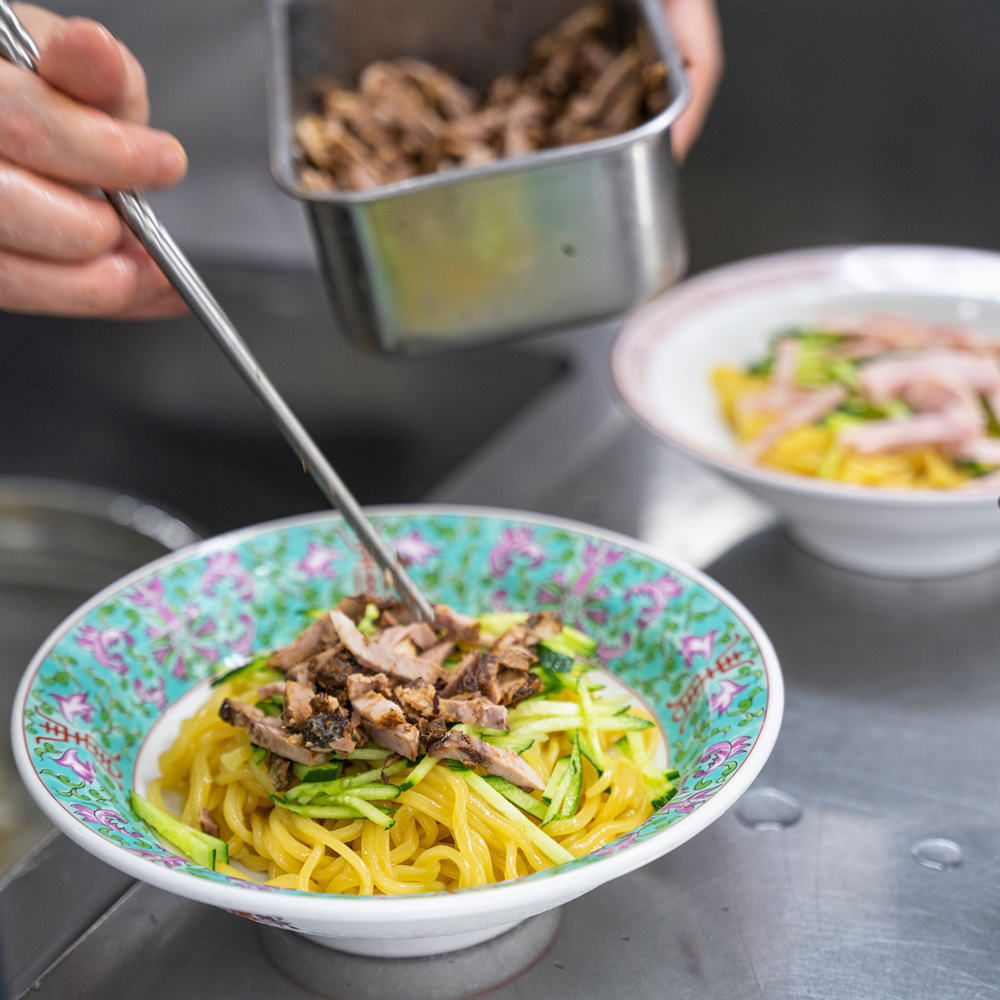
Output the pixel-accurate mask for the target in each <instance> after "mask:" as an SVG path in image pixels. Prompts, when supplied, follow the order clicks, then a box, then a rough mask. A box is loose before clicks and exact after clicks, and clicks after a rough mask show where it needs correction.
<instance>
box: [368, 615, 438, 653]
mask: <svg viewBox="0 0 1000 1000" xmlns="http://www.w3.org/2000/svg"><path fill="white" fill-rule="evenodd" d="M407 640H409V641H410V642H411V643H413V645H414V646H415V647H416V648H417V649H430V648H431V647H432V646H433V645H435V644H436V643H437V641H438V637H437V636H436V635H435V634H434V632H433V630H432V629H431V628H430V626H429V625H427V623H426V622H416V623H414V624H413V625H393V626H391V627H390V628H387V629H386V630H385V631H384V632H383V633H382V634H381V635H380V636H379V637H378V645H379V646H385V648H386V649H394V648H395V647H396V646H399V645H401V644H402V643H404V642H406V641H407Z"/></svg>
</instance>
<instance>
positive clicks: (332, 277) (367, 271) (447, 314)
mask: <svg viewBox="0 0 1000 1000" xmlns="http://www.w3.org/2000/svg"><path fill="white" fill-rule="evenodd" d="M579 6H580V0H268V7H269V15H270V16H269V23H270V36H271V56H270V64H269V81H268V82H269V88H268V89H269V114H270V139H271V166H272V172H273V173H274V176H275V178H276V180H277V182H278V184H279V185H280V186H281V187H282V188H284V190H286V191H287V192H288V193H290V194H292V195H294V196H295V197H296V198H299V199H301V200H302V201H303V202H304V203H305V204H306V206H307V209H308V213H309V217H310V219H311V222H312V225H313V230H314V232H315V236H316V242H317V245H318V248H319V253H320V256H321V259H322V266H323V272H324V276H325V279H326V281H327V286H328V289H329V292H330V298H331V300H332V304H333V308H334V311H335V314H336V316H337V319H338V322H339V324H340V326H341V328H342V330H343V332H344V333H345V334H346V335H347V336H348V337H349V338H350V339H351V340H352V341H353V342H354V343H355V344H357V345H358V346H360V347H364V348H367V349H370V350H375V351H380V352H385V353H401V354H414V353H421V352H431V351H435V350H442V349H446V348H450V347H455V346H463V345H473V344H483V343H489V342H495V341H499V340H503V339H507V338H511V337H514V336H517V335H524V334H529V333H539V332H543V331H547V330H553V329H557V328H559V327H562V326H567V325H569V324H576V325H579V324H583V323H586V322H590V321H596V320H601V319H609V318H612V317H614V316H617V315H620V314H622V313H624V312H626V311H627V310H629V309H631V308H633V307H634V306H636V305H638V304H640V303H641V302H644V301H646V300H647V299H649V298H651V297H652V296H654V295H656V294H657V293H658V292H661V291H662V290H663V289H664V288H666V287H668V286H669V285H671V284H672V283H673V282H674V281H676V280H677V279H678V278H679V277H680V276H681V275H682V274H683V271H684V269H685V267H686V263H687V253H686V243H685V238H684V232H683V227H682V223H681V217H680V209H679V206H678V196H677V183H676V172H675V167H674V162H673V157H672V155H671V149H670V135H669V126H670V124H671V122H673V121H674V120H675V119H676V118H677V116H678V115H679V114H680V112H681V110H682V109H683V107H684V105H685V103H686V101H687V97H688V86H687V82H686V79H685V76H684V70H683V66H682V63H681V59H680V56H679V55H678V53H677V50H676V48H675V47H674V44H673V41H672V39H671V38H670V34H669V32H668V30H667V27H666V25H665V23H664V21H663V17H662V12H661V10H660V5H659V3H658V0H616V2H615V3H614V5H613V8H614V13H615V18H616V30H617V31H618V32H619V33H620V35H621V37H622V39H623V40H624V39H628V38H630V37H631V36H633V35H634V33H635V30H636V28H637V27H638V26H639V25H640V24H645V25H646V27H647V28H648V30H649V33H650V35H651V37H652V40H653V43H654V46H655V48H656V49H657V52H658V55H659V57H660V58H661V59H662V60H663V62H664V63H665V64H666V66H667V67H668V69H669V87H670V92H669V97H670V103H669V105H668V107H667V108H666V109H665V110H664V111H663V112H662V113H661V114H659V115H658V116H656V117H655V118H653V119H652V120H650V121H648V122H646V123H644V124H643V125H641V126H640V127H638V128H635V129H632V130H630V131H628V132H625V133H623V134H621V135H616V136H612V137H610V138H606V139H601V140H598V141H595V142H587V143H581V144H579V145H574V146H564V147H559V148H552V149H544V150H541V151H539V152H536V153H532V154H529V155H527V156H524V157H519V158H516V159H509V160H499V161H496V162H493V163H488V164H485V165H483V166H479V167H471V168H461V169H457V170H452V171H448V172H445V173H436V174H428V175H425V176H422V177H417V178H413V179H410V180H406V181H401V182H399V183H395V184H390V185H386V186H384V187H380V188H375V189H373V190H369V191H362V192H353V191H334V192H320V191H313V190H310V189H309V188H307V187H306V186H305V185H304V184H302V182H301V181H300V179H299V177H298V173H297V169H296V159H295V155H296V154H295V140H294V128H295V121H296V119H297V117H298V115H299V114H301V113H302V112H303V111H305V110H306V108H307V106H308V101H309V95H310V86H311V82H312V81H313V80H314V79H315V78H316V77H317V76H318V75H326V76H332V77H335V78H337V79H339V80H342V81H349V82H350V83H352V84H353V82H354V81H355V80H357V77H358V75H359V73H360V72H361V70H363V69H364V68H365V66H367V65H368V64H369V63H371V62H372V61H374V60H376V59H392V58H396V57H399V56H416V57H419V58H421V59H426V60H427V61H429V62H432V63H435V64H437V65H440V66H442V67H446V68H447V69H448V70H449V71H450V72H453V73H455V74H456V75H457V76H458V77H459V78H460V79H461V80H462V81H463V82H465V83H468V84H471V85H473V86H475V87H483V86H484V85H485V84H486V83H488V82H489V80H490V79H492V78H493V77H495V76H496V75H498V74H500V73H504V72H511V71H515V70H517V69H518V68H519V67H521V66H523V65H524V64H525V63H526V61H527V59H528V56H529V52H530V49H531V44H532V42H533V41H534V40H535V39H536V38H538V37H539V36H541V35H542V34H544V33H545V32H547V31H549V30H551V29H552V28H553V27H554V26H555V25H556V24H557V23H558V22H559V21H560V20H562V18H564V17H565V16H567V15H568V14H570V13H572V11H574V10H575V9H576V8H578V7H579Z"/></svg>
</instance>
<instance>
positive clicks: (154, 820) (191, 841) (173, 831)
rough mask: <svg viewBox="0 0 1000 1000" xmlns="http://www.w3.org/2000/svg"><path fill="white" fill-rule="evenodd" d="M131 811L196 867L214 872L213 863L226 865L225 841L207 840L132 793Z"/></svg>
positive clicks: (174, 817)
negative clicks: (196, 865) (197, 865)
mask: <svg viewBox="0 0 1000 1000" xmlns="http://www.w3.org/2000/svg"><path fill="white" fill-rule="evenodd" d="M132 808H133V809H134V810H135V811H136V812H137V813H138V814H139V816H141V817H142V819H144V820H145V821H146V822H147V823H148V824H149V825H150V826H151V827H152V828H153V829H154V830H155V831H156V832H157V833H158V834H159V835H160V836H161V837H163V838H164V839H165V840H169V841H170V843H171V844H173V845H174V847H176V848H177V849H178V850H179V851H181V853H183V854H186V855H187V856H188V857H189V858H190V859H191V860H192V861H194V862H195V863H196V864H199V865H203V866H204V867H205V868H211V869H212V870H213V871H214V870H215V863H216V862H217V861H221V862H222V863H223V864H226V865H227V864H229V847H228V845H227V844H226V842H225V841H224V840H219V838H218V837H210V836H209V835H208V834H207V833H203V832H202V831H201V830H195V829H194V828H193V827H190V826H188V825H187V823H182V822H181V821H180V820H179V819H178V818H177V817H176V816H171V815H170V813H165V812H164V811H163V810H162V809H157V808H156V806H154V805H153V804H152V803H151V802H147V801H146V800H145V799H143V798H140V797H139V796H138V795H136V794H135V792H133V793H132Z"/></svg>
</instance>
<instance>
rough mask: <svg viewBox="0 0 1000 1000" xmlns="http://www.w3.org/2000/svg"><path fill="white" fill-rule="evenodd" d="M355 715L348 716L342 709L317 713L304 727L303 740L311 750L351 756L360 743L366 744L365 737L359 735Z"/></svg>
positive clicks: (310, 717)
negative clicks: (329, 751)
mask: <svg viewBox="0 0 1000 1000" xmlns="http://www.w3.org/2000/svg"><path fill="white" fill-rule="evenodd" d="M357 729H358V723H357V722H356V721H355V719H354V714H353V713H352V714H350V715H348V713H347V712H345V711H344V710H343V709H342V708H339V709H337V710H336V711H333V712H315V713H313V714H312V715H311V716H309V719H308V721H307V722H306V724H305V725H304V726H303V727H302V738H303V740H304V741H305V745H306V746H307V747H309V748H310V749H314V750H319V749H324V750H331V751H332V752H333V753H338V754H341V755H344V754H349V753H350V752H351V751H352V750H354V749H355V748H356V747H357V746H358V744H359V743H364V735H363V734H359V733H358V731H357Z"/></svg>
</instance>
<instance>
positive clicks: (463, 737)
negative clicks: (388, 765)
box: [427, 729, 545, 791]
mask: <svg viewBox="0 0 1000 1000" xmlns="http://www.w3.org/2000/svg"><path fill="white" fill-rule="evenodd" d="M427 753H428V754H429V755H430V756H431V757H449V758H451V759H452V760H460V761H464V762H465V763H467V764H473V765H476V766H478V767H482V768H483V769H484V770H486V771H489V773H490V774H496V775H498V776H499V777H501V778H505V779H506V780H507V781H509V782H510V783H511V784H513V785H518V786H520V787H521V788H527V789H529V790H531V789H537V790H538V791H541V790H542V789H543V788H544V787H545V782H544V781H542V779H541V777H540V776H539V774H538V772H537V771H536V770H535V769H534V768H533V767H532V766H531V765H530V764H529V763H528V762H527V761H525V760H522V759H521V758H520V757H519V756H518V755H517V754H516V753H514V751H513V750H508V749H506V748H505V747H495V746H491V745H490V744H489V743H484V742H483V741H482V740H481V739H479V738H478V737H476V736H470V735H469V734H468V733H460V732H458V731H456V730H454V729H452V730H450V731H449V733H448V735H447V736H445V737H444V739H442V740H438V742H437V743H435V744H434V745H433V746H432V747H429V748H428V750H427Z"/></svg>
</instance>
